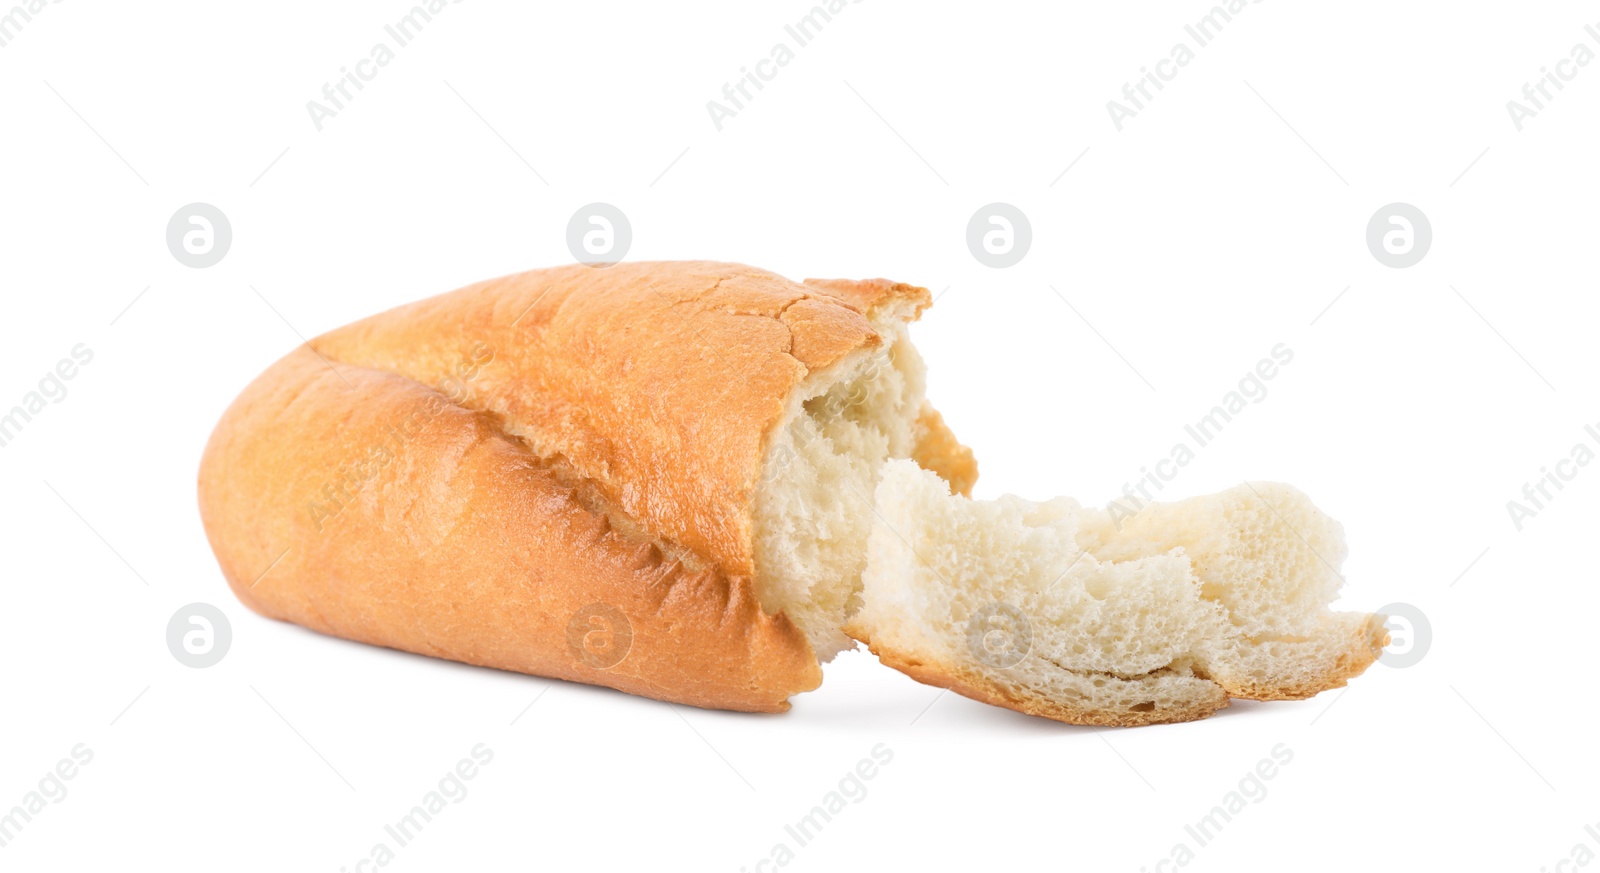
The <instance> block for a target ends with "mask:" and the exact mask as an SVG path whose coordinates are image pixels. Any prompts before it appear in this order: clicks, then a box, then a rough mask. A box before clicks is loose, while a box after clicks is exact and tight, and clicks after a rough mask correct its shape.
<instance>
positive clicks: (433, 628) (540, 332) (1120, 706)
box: [200, 262, 1386, 725]
mask: <svg viewBox="0 0 1600 873" xmlns="http://www.w3.org/2000/svg"><path fill="white" fill-rule="evenodd" d="M930 303H931V300H930V298H929V295H928V292H927V291H926V290H925V289H923V288H919V287H915V286H911V285H904V284H898V283H894V282H888V281H885V280H869V281H862V282H855V281H843V280H826V281H824V280H807V281H806V282H805V283H803V284H797V283H795V282H791V281H789V280H787V279H784V278H782V277H780V276H777V275H774V274H772V273H768V272H765V271H762V270H757V269H753V268H750V267H745V266H740V265H737V264H719V263H708V262H672V263H625V264H619V265H615V266H611V267H609V268H604V269H596V268H590V267H585V266H572V267H565V268H559V269H552V270H540V271H534V272H530V273H523V274H520V275H516V276H509V277H505V278H501V279H496V280H492V281H489V282H483V283H479V284H476V285H472V286H469V287H466V288H463V289H461V290H459V291H455V292H452V293H449V294H445V295H442V296H439V297H434V298H431V299H428V300H423V301H421V302H418V303H413V304H411V305H408V306H402V307H400V308H398V309H394V310H391V311H389V312H386V313H383V314H381V315H377V316H373V317H371V318H368V319H365V320H363V321H359V322H356V323H354V324H351V325H349V326H347V327H343V328H340V329H338V330H334V331H332V332H330V333H327V334H324V335H322V336H320V337H317V338H316V339H314V340H312V341H311V342H310V343H308V344H307V345H305V346H302V347H301V348H299V349H296V350H295V351H293V352H291V353H290V354H289V355H287V356H286V357H284V358H283V359H282V360H280V361H278V362H277V363H276V364H274V365H273V366H272V367H270V368H269V369H268V370H267V371H266V372H265V373H263V374H262V375H261V376H260V377H258V378H257V379H256V380H255V382H254V383H252V384H251V385H250V386H249V387H248V388H246V389H245V391H244V393H243V394H241V395H240V396H239V398H238V399H237V400H236V401H235V402H234V403H233V405H232V406H231V407H230V408H229V409H228V411H227V412H226V413H225V414H224V415H223V417H222V420H221V422H220V423H219V424H218V425H217V428H216V431H215V433H214V434H213V435H212V437H211V441H210V443H209V445H208V446H207V449H206V452H205V456H204V459H203V460H202V462H201V468H200V510H201V517H202V519H203V521H204V523H205V527H206V533H207V535H208V537H209V538H210V541H211V544H212V548H213V549H214V550H215V552H216V554H217V558H218V561H219V562H220V564H221V566H222V570H223V573H224V575H225V576H226V577H227V579H228V582H229V584H230V585H231V586H232V587H233V590H234V592H235V593H236V594H237V595H238V597H239V598H240V600H242V601H243V602H244V603H245V604H247V605H248V606H249V607H250V608H252V609H254V610H256V611H257V612H260V613H261V614H263V615H267V616H270V617H273V618H277V619H282V620H285V621H291V622H294V623H296V624H300V625H304V626H305V627H308V628H311V629H313V630H316V631H320V632H322V633H326V634H332V635H335V636H339V637H344V638H347V639H352V640H359V641H362V642H367V643H372V644H375V645H380V646H389V647H392V648H396V649H403V650H406V651H411V652H417V653H421V654H425V655H433V656H437V657H442V658H450V659H453V660H457V661H464V662H467V663H470V664H479V665H483V666H488V667H497V668H500V669H505V670H515V671H520V672H524V673H531V674H536V675H540V676H550V677H555V678H560V679H568V680H573V681H578V682H587V683H592V684H596V685H605V686H609V687H612V688H617V689H620V690H622V691H626V692H630V693H633V694H640V695H645V696H648V697H654V698H658V699H661V700H668V701H675V702H682V703H687V704H693V705H696V706H704V707H716V708H723V709H735V710H747V711H760V712H776V711H782V710H785V709H787V708H788V706H789V697H790V696H791V695H793V694H795V693H797V692H802V691H807V690H810V689H813V688H816V687H817V686H818V685H819V684H820V682H821V681H822V673H821V667H820V663H821V662H825V661H827V660H829V659H831V658H832V657H834V656H835V655H836V654H838V653H839V652H841V651H844V650H847V649H849V648H852V647H854V645H855V644H856V640H859V641H861V642H865V643H867V644H868V645H869V647H870V648H871V650H872V651H873V652H875V653H877V654H878V656H879V657H880V659H881V660H882V661H883V662H884V663H885V664H888V665H889V666H891V667H895V668H896V669H899V670H901V671H903V672H905V673H907V674H908V675H910V676H912V677H914V678H916V679H919V680H921V681H924V682H929V683H932V684H935V685H940V686H944V687H947V688H952V689H954V690H956V691H958V692H960V693H962V694H965V695H967V696H969V697H973V698H975V699H978V700H983V701H986V702H990V703H995V704H998V705H1001V706H1007V707H1010V708H1013V709H1017V710H1019V711H1022V712H1027V713H1032V714H1035V715H1042V716H1047V717H1050V718H1055V719H1059V720H1062V721H1068V722H1073V723H1079V724H1105V725H1137V724H1150V723H1155V722H1164V721H1181V720H1187V719H1193V718H1201V717H1204V716H1206V715H1209V714H1210V713H1212V712H1214V711H1216V710H1217V709H1218V708H1220V707H1222V706H1224V705H1226V703H1227V701H1228V698H1229V697H1230V696H1231V697H1247V698H1253V699H1285V698H1297V697H1305V696H1309V695H1312V694H1315V693H1317V692H1319V691H1321V690H1324V689H1326V688H1331V687H1335V686H1337V685H1341V684H1343V683H1344V681H1345V680H1346V679H1347V678H1348V677H1350V676H1353V675H1356V674H1358V673H1360V672H1361V671H1362V670H1363V669H1365V668H1366V666H1367V665H1368V664H1370V663H1371V662H1372V660H1373V659H1374V658H1375V657H1376V656H1377V654H1378V652H1379V651H1380V650H1381V648H1382V646H1383V645H1384V643H1385V640H1386V634H1385V633H1384V631H1383V627H1382V617H1381V616H1368V615H1364V614H1360V613H1330V612H1329V611H1328V610H1327V606H1328V604H1329V603H1330V602H1331V600H1332V599H1333V597H1334V596H1335V594H1336V592H1337V589H1338V585H1339V582H1340V581H1341V580H1339V578H1338V575H1337V564H1338V562H1339V561H1340V560H1341V559H1342V557H1343V554H1344V544H1343V538H1342V532H1341V531H1340V529H1339V527H1338V525H1337V523H1335V522H1333V521H1332V520H1331V519H1328V518H1327V517H1326V516H1324V515H1322V514H1321V513H1320V512H1318V511H1317V510H1316V509H1315V508H1314V507H1312V506H1311V505H1310V503H1309V502H1308V501H1306V500H1305V498H1304V496H1303V495H1301V494H1299V492H1296V491H1294V490H1293V489H1290V488H1287V487H1286V486H1275V485H1258V486H1244V487H1243V488H1241V489H1235V490H1234V491H1232V492H1229V493H1226V494H1223V495H1218V496H1215V497H1211V498H1196V499H1194V500H1191V501H1187V502H1184V503H1179V504H1173V505H1166V506H1155V507H1150V508H1147V509H1145V510H1144V511H1143V512H1141V513H1139V515H1138V516H1136V517H1135V518H1133V519H1131V520H1125V521H1122V522H1120V523H1114V522H1113V521H1112V519H1111V517H1110V516H1108V515H1107V514H1106V513H1105V512H1100V511H1097V510H1089V509H1085V508H1083V507H1081V506H1079V505H1078V504H1077V503H1076V502H1075V501H1072V500H1070V499H1067V498H1057V499H1056V500H1053V501H1049V502H1046V503H1031V502H1029V501H1025V500H1022V499H1020V498H1015V497H1006V498H1002V499H1001V500H999V501H991V502H981V501H973V500H970V499H968V497H967V496H966V495H968V494H969V493H970V489H971V487H972V485H973V482H974V480H975V479H976V476H977V467H976V465H975V463H974V461H973V458H972V453H971V452H970V451H968V450H967V449H966V447H964V446H962V445H961V444H960V443H959V442H958V441H957V440H956V438H955V437H954V435H952V434H951V433H950V431H949V430H948V429H947V428H946V427H945V425H944V422H943V421H942V419H941V418H940V417H939V414H938V413H937V412H935V411H934V409H933V407H932V406H930V405H929V404H928V402H927V400H926V398H925V380H924V368H923V365H922V361H921V359H920V358H919V357H918V355H917V353H916V350H915V349H914V348H913V347H912V346H911V343H910V341H909V339H908V336H907V325H908V324H909V323H910V322H912V321H914V320H915V319H916V318H917V317H918V316H919V315H920V314H921V312H922V311H923V310H924V309H925V308H926V307H927V306H929V305H930Z"/></svg>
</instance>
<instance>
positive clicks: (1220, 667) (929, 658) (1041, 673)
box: [846, 461, 1388, 726]
mask: <svg viewBox="0 0 1600 873" xmlns="http://www.w3.org/2000/svg"><path fill="white" fill-rule="evenodd" d="M883 469H884V472H883V476H882V478H881V481H880V482H879V485H878V488H877V492H876V507H875V509H876V512H875V516H876V517H875V521H874V523H873V526H872V531H871V533H870V535H869V537H868V545H867V550H868V554H867V560H866V569H865V571H864V573H863V577H862V582H863V590H862V593H861V601H862V605H861V608H860V609H859V610H858V611H857V612H856V613H855V614H854V615H853V617H852V618H851V619H850V621H849V623H848V625H847V628H846V629H847V631H848V632H849V633H850V634H851V635H852V636H854V637H855V638H856V639H859V640H861V641H863V642H865V643H867V644H868V646H869V647H870V648H871V650H872V651H873V652H874V653H876V654H877V655H878V656H879V658H880V659H881V660H882V661H883V662H884V663H885V664H888V665H889V666H891V667H894V668H896V669H898V670H900V671H902V672H904V673H906V674H908V675H910V676H911V677H913V678H915V679H917V680H919V681H922V682H926V683H929V684H932V685H938V686H942V687H946V688H949V689H951V690H953V691H956V692H958V693H960V694H963V695H965V696H967V697H971V698H973V699H975V700H981V701H983V702H986V703H992V704H996V705H999V706H1005V707H1009V708H1011V709H1015V710H1017V711H1019V712H1025V713H1029V714H1031V715H1040V716H1045V717H1047V718H1053V719H1057V720H1059V721H1064V722H1069V723H1072V724H1084V725H1119V726H1132V725H1145V724H1158V723H1165V722H1176V721H1188V720H1192V719H1197V718H1204V717H1206V716H1208V715H1210V714H1211V713H1213V712H1215V711H1217V710H1218V709H1221V708H1222V707H1224V706H1226V705H1227V703H1228V698H1229V697H1241V698H1249V699H1256V700H1278V699H1298V698H1304V697H1309V696H1311V695H1313V694H1316V693H1318V692H1320V691H1324V690H1327V689H1329V688H1336V687H1339V686H1342V685H1343V684H1344V683H1345V681H1346V680H1347V679H1349V678H1350V677H1352V676H1355V675H1358V674H1359V673H1361V671H1362V670H1364V669H1366V667H1367V666H1368V665H1370V664H1371V663H1372V662H1373V660H1375V659H1376V658H1377V656H1378V655H1379V654H1380V653H1381V651H1382V648H1383V646H1384V645H1385V644H1386V643H1387V638H1388V634H1387V632H1386V631H1385V630H1384V628H1383V617H1382V616H1376V615H1366V614H1362V613H1335V612H1330V611H1329V610H1328V604H1329V603H1330V602H1332V600H1333V599H1334V597H1335V596H1336V594H1337V591H1338V588H1339V585H1340V583H1341V581H1342V580H1341V579H1340V578H1339V576H1338V574H1337V567H1338V563H1339V561H1340V560H1342V558H1343V557H1344V545H1343V532H1342V530H1341V529H1340V527H1339V525H1338V523H1337V522H1335V521H1333V520H1332V519H1330V518H1328V517H1327V516H1326V515H1324V514H1322V513H1321V512H1319V511H1318V510H1317V509H1316V508H1315V507H1313V506H1312V505H1311V503H1310V501H1309V500H1307V498H1306V497H1305V496H1304V495H1303V494H1301V493H1300V492H1299V491H1296V490H1295V489H1293V488H1291V487H1289V486H1286V485H1275V484H1254V485H1243V486H1240V487H1238V488H1235V489H1233V490H1230V491H1227V492H1224V493H1222V494H1218V495H1213V496H1209V497H1199V498H1193V499H1190V500H1186V501H1183V502H1180V503H1173V504H1165V505H1156V506H1151V507H1147V508H1146V509H1145V510H1144V511H1143V512H1141V513H1140V514H1139V515H1138V516H1137V517H1135V518H1134V519H1131V520H1125V521H1124V522H1123V524H1122V525H1121V527H1120V529H1119V528H1118V525H1117V524H1115V523H1114V521H1113V519H1112V517H1111V516H1110V515H1109V514H1108V513H1106V512H1105V511H1103V510H1097V509H1087V508H1084V507H1082V506H1080V505H1079V504H1078V503H1077V502H1076V501H1074V500H1072V499H1070V498H1065V497H1061V498H1056V499H1054V500H1050V501H1046V502H1044V503H1034V502H1031V501H1027V500H1023V499H1021V498H1018V497H1014V496H1009V495H1008V496H1005V497H1002V498H1000V499H999V500H994V501H974V500H969V499H967V498H965V497H961V496H959V495H952V494H951V493H950V490H949V487H948V485H947V484H946V483H945V482H944V481H942V480H940V479H939V478H938V477H937V476H935V475H933V474H931V473H929V472H926V471H924V470H920V469H918V468H917V466H916V465H915V464H910V463H906V462H900V461H889V462H888V463H886V464H885V465H884V468H883Z"/></svg>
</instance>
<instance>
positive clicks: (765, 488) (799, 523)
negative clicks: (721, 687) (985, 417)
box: [754, 318, 925, 661]
mask: <svg viewBox="0 0 1600 873" xmlns="http://www.w3.org/2000/svg"><path fill="white" fill-rule="evenodd" d="M875 326H876V327H877V328H878V330H879V332H880V334H881V335H882V336H883V337H884V339H885V342H884V343H883V344H882V345H881V346H879V347H878V348H876V349H871V350H868V351H866V352H864V353H862V354H860V355H858V356H856V357H855V358H853V359H850V360H848V361H846V362H844V363H843V364H842V365H841V366H840V367H839V368H836V369H834V370H831V371H829V372H827V373H821V374H814V376H813V379H812V380H811V381H810V382H808V383H807V384H806V385H805V386H804V387H803V389H802V390H801V391H800V392H799V396H798V397H797V400H796V403H795V405H794V406H793V407H792V408H791V409H790V411H789V414H788V416H787V418H786V420H785V422H784V423H783V424H782V425H780V426H779V427H778V429H777V430H776V431H775V432H774V433H773V434H772V436H771V437H770V444H769V446H768V449H767V456H766V463H765V468H764V470H763V472H762V478H761V481H760V483H758V486H757V489H756V498H755V519H754V534H755V536H754V544H755V566H756V574H757V578H756V590H757V592H758V594H759V597H760V599H761V605H762V608H763V609H765V610H766V611H767V612H769V613H776V612H779V611H782V612H785V613H787V614H788V615H789V618H790V619H791V620H792V621H794V622H795V623H796V624H797V625H798V626H799V627H800V629H801V630H802V631H804V632H805V634H806V636H807V637H808V638H809V639H810V641H811V646H812V649H813V650H814V651H815V652H816V655H817V657H818V658H819V659H821V660H823V661H827V660H831V659H832V658H833V657H834V656H835V655H837V654H838V653H839V652H841V651H844V650H846V649H850V648H853V647H854V646H855V642H854V641H853V640H852V639H851V638H850V637H849V636H847V635H846V634H845V633H844V630H843V627H844V623H845V621H846V620H847V619H848V617H849V616H850V614H851V613H853V612H854V611H855V610H856V609H857V608H859V606H860V602H861V573H862V570H863V569H864V567H865V563H866V555H867V536H868V534H869V533H870V532H871V530H872V500H873V493H874V491H875V490H876V489H877V485H878V477H879V474H880V470H881V467H882V465H883V463H884V462H885V461H886V460H889V459H891V458H907V457H910V455H911V452H912V449H913V446H914V445H915V439H916V427H917V423H916V422H917V414H918V412H919V410H921V408H922V406H923V395H924V388H925V381H924V368H923V363H922V359H921V358H920V357H919V356H918V355H917V351H916V349H915V348H914V347H913V346H912V345H911V342H910V340H909V339H908V337H907V332H906V327H905V324H904V322H903V321H901V320H900V319H898V318H889V319H885V320H884V322H882V323H879V324H876V325H875Z"/></svg>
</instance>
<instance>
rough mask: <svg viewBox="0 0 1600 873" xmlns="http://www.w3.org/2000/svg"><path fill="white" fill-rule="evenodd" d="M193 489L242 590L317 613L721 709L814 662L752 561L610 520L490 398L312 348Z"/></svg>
mask: <svg viewBox="0 0 1600 873" xmlns="http://www.w3.org/2000/svg"><path fill="white" fill-rule="evenodd" d="M345 382H348V383H349V384H350V386H351V387H346V385H345V384H344V383H345ZM330 486H331V487H330ZM200 508H201V516H202V518H203V519H204V521H205V525H206V532H207V535H208V536H209V537H210V540H211V543H212V547H213V549H214V550H215V551H216V553H217V558H218V560H219V562H220V563H221V565H222V569H223V572H224V574H225V575H226V576H227V578H228V581H229V583H230V585H231V586H232V587H233V590H234V592H235V593H236V594H237V595H238V597H239V599H240V600H242V601H244V602H245V603H246V604H247V605H248V606H250V608H252V609H254V610H256V611H257V612H260V613H262V614H263V615H267V616H270V617H272V618H278V619H282V620H285V621H292V622H295V623H296V624H301V625H304V626H306V627H309V628H311V629H313V630H317V631H320V632H322V633H327V634H332V635H335V636H340V637H344V638H347V639H353V640H359V641H362V642H367V643H373V644H376V645H381V646H389V647H392V648H397V649H404V650H406V651H411V652H418V653H421V654H427V655H433V656H437V657H443V658H450V659H453V660H458V661H465V662H468V663H472V664H479V665H483V666H489V667H498V668H501V669H505V670H516V671H519V672H523V673H534V674H538V675H541V676H552V677H556V678H561V679H570V680H574V681H579V682H588V683H592V684H598V685H608V686H610V687H613V688H618V689H621V690H623V691H628V692H632V693H635V694H642V695H646V696H650V697H657V698H662V699H667V700H674V701H680V702H684V703H689V704H693V705H696V706H707V707H717V708H724V709H738V710H747V711H760V712H777V711H782V710H785V709H787V708H788V703H787V702H786V701H787V698H788V697H789V695H791V694H794V693H796V692H800V691H807V690H810V689H812V688H815V687H816V686H817V685H818V684H820V682H821V679H822V675H821V670H820V668H819V667H818V666H817V663H816V659H815V658H814V657H813V656H812V654H811V650H810V646H809V644H808V643H807V642H806V639H805V636H804V635H803V634H801V633H800V631H799V630H798V629H797V628H795V627H794V625H793V624H792V623H791V622H790V621H789V620H788V619H787V618H786V617H784V616H781V615H779V616H768V615H766V614H764V613H763V612H762V611H761V609H760V606H759V604H758V603H757V601H756V598H755V596H754V594H753V592H752V591H751V587H750V582H749V580H748V579H745V578H741V577H728V576H726V575H724V574H722V573H719V572H717V571H714V570H704V571H700V572H691V571H689V570H687V569H685V568H684V567H683V566H682V565H681V564H680V563H678V562H675V561H672V560H670V559H666V558H664V557H663V555H662V554H661V552H660V550H659V549H657V548H656V547H655V546H654V545H652V544H651V543H650V542H648V541H645V540H642V539H640V538H638V537H636V536H631V535H628V534H626V533H623V532H620V531H618V530H615V529H613V528H612V527H611V526H610V524H609V523H608V522H607V520H606V519H605V517H604V516H601V515H597V514H595V513H594V512H591V511H590V510H588V509H587V508H585V507H584V506H583V505H582V504H581V502H580V501H579V499H578V497H577V495H576V494H575V493H574V491H573V489H572V488H570V487H567V486H565V485H563V484H561V483H560V482H559V481H558V479H557V477H556V476H555V475H554V474H553V473H552V472H551V471H550V470H549V469H547V468H546V467H545V466H544V465H543V464H541V463H540V461H539V460H538V459H537V458H535V457H534V456H533V455H532V454H531V453H530V452H529V451H528V450H527V448H526V447H525V446H523V445H522V444H521V443H520V442H519V441H517V440H515V439H514V438H511V437H508V436H507V435H505V434H504V433H502V432H501V431H500V429H499V428H498V426H497V424H496V422H495V421H494V420H493V419H492V418H491V417H489V416H487V415H484V414H481V413H476V412H472V411H470V410H468V409H464V408H462V407H461V406H459V405H457V404H455V403H452V402H450V400H449V399H448V398H446V397H445V396H444V395H442V394H440V393H439V392H437V391H434V390H433V389H431V388H427V387H425V386H422V385H419V384H417V383H416V382H413V381H411V380H409V379H406V378H404V377H401V376H395V375H392V374H388V373H383V372H379V371H375V370H370V369H365V368H356V367H351V366H347V365H340V366H339V367H338V372H337V373H335V372H334V371H333V370H332V369H330V367H329V366H328V365H327V364H325V363H324V362H323V361H321V360H319V359H318V358H317V357H316V355H314V354H313V353H312V352H311V351H310V350H308V349H305V348H301V349H299V350H297V351H295V352H294V353H292V354H290V355H289V356H288V357H286V358H284V359H283V360H282V361H280V362H279V363H278V364H277V365H275V366H274V367H273V368H272V369H271V370H269V371H268V372H267V374H266V375H264V376H263V377H262V378H261V379H258V380H257V381H256V382H255V383H254V384H253V385H251V386H250V388H248V389H246V391H245V392H244V394H243V395H241V396H240V397H239V399H238V400H237V401H236V402H235V404H234V406H233V407H232V409H231V410H230V411H229V413H228V415H227V417H226V418H225V419H224V420H223V422H222V424H221V425H219V427H218V428H217V431H216V433H215V434H213V436H212V439H211V444H210V446H209V447H208V449H207V452H206V457H205V461H204V463H203V465H202V468H201V476H200ZM592 604H603V605H604V607H609V608H610V609H614V610H616V612H615V613H612V612H608V611H607V610H605V609H604V608H601V609H596V610H593V611H592V612H594V613H595V615H596V618H594V619H591V618H590V617H589V616H588V615H586V614H582V613H581V611H582V610H583V608H584V607H586V606H590V605H592ZM618 614H620V615H621V616H622V620H620V621H619V620H618V619H617V618H616V616H617V615H618ZM572 627H575V628H576V635H575V637H569V628H572ZM624 631H627V632H624ZM591 632H594V633H593V634H592V635H591ZM630 632H631V642H626V643H625V642H623V640H626V639H627V638H628V636H629V633H630ZM608 634H609V635H610V636H609V638H608V636H607V635H608ZM608 645H609V646H610V647H609V648H607V646H608ZM624 650H625V656H624V657H622V659H621V661H620V662H619V663H616V664H614V665H608V664H607V663H606V662H607V661H609V660H610V658H611V657H615V656H616V655H618V654H624Z"/></svg>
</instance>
